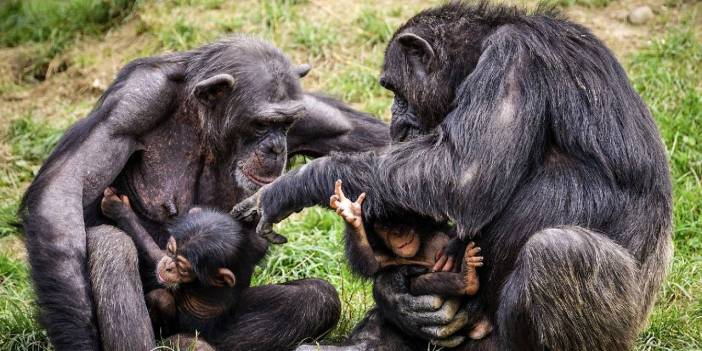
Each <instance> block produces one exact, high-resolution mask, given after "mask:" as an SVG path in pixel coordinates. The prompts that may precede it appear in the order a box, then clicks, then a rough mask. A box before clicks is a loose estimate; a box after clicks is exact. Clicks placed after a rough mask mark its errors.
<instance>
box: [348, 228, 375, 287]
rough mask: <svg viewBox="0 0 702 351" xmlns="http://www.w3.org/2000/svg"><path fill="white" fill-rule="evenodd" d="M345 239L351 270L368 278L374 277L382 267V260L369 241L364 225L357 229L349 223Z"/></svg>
mask: <svg viewBox="0 0 702 351" xmlns="http://www.w3.org/2000/svg"><path fill="white" fill-rule="evenodd" d="M345 239H346V257H347V258H348V259H349V265H350V266H351V270H352V271H354V272H356V273H358V274H360V275H362V276H364V277H367V278H371V277H373V275H375V273H376V272H378V270H379V269H380V260H379V257H376V255H375V253H374V252H373V248H371V246H370V243H368V237H367V236H366V230H365V229H364V228H363V227H361V228H360V229H358V230H357V229H355V228H353V227H352V226H351V225H349V224H347V225H346V233H345Z"/></svg>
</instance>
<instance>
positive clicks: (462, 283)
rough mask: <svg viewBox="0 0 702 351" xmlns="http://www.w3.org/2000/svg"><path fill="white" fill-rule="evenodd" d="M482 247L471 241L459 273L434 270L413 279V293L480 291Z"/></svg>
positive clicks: (471, 293) (470, 293)
mask: <svg viewBox="0 0 702 351" xmlns="http://www.w3.org/2000/svg"><path fill="white" fill-rule="evenodd" d="M479 252H480V248H479V247H477V246H476V245H475V243H473V242H471V243H469V244H468V246H466V251H465V255H464V256H463V266H462V268H461V271H460V272H458V273H453V272H432V273H425V274H422V275H419V276H417V277H415V278H413V279H412V280H411V283H410V292H411V293H412V295H432V294H437V295H444V296H461V295H475V294H476V293H477V292H478V288H479V287H480V283H479V282H478V272H477V271H476V268H477V267H481V266H482V265H483V257H482V256H478V253H479Z"/></svg>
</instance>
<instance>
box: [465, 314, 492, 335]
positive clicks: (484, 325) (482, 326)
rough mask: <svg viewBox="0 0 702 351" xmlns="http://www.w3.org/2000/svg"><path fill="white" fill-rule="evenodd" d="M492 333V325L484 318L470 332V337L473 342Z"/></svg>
mask: <svg viewBox="0 0 702 351" xmlns="http://www.w3.org/2000/svg"><path fill="white" fill-rule="evenodd" d="M491 332H492V323H490V321H489V320H488V319H487V318H483V319H481V320H479V321H478V322H477V323H475V324H474V325H473V329H471V330H470V331H469V332H468V337H469V338H471V339H473V340H480V339H482V338H484V337H486V336H487V335H488V334H490V333H491Z"/></svg>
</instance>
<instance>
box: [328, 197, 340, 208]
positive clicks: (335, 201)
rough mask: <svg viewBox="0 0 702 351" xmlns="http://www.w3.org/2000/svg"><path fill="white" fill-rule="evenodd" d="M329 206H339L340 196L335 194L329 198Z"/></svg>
mask: <svg viewBox="0 0 702 351" xmlns="http://www.w3.org/2000/svg"><path fill="white" fill-rule="evenodd" d="M329 207H331V208H332V209H334V210H335V209H337V208H339V196H337V195H336V194H334V195H332V196H331V197H330V198H329Z"/></svg>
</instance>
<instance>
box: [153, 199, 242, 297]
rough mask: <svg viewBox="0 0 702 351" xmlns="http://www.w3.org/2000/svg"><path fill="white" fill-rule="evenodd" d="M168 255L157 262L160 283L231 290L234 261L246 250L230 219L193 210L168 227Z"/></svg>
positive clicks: (237, 226)
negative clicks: (243, 249)
mask: <svg viewBox="0 0 702 351" xmlns="http://www.w3.org/2000/svg"><path fill="white" fill-rule="evenodd" d="M168 232H169V233H170V235H171V237H170V238H169V239H168V245H167V247H166V250H167V255H166V256H165V257H164V258H163V259H161V261H160V262H158V265H157V267H156V276H157V279H158V281H159V283H161V284H163V285H164V286H166V287H168V288H171V289H176V288H178V287H179V286H180V284H195V283H197V284H200V285H202V286H205V287H220V288H227V287H228V288H232V287H234V285H235V284H236V279H237V277H236V276H235V274H234V272H235V271H236V270H235V267H236V264H237V262H236V260H237V257H240V255H241V252H240V251H241V249H242V248H243V247H245V240H246V238H247V237H246V236H245V235H244V234H243V229H242V227H241V226H240V225H239V223H237V222H236V221H235V220H234V219H233V218H231V217H230V216H229V215H227V214H224V213H220V212H217V211H213V210H209V209H202V208H198V207H195V208H193V209H191V210H190V211H189V212H188V213H187V214H186V215H184V216H181V217H179V218H177V219H176V220H175V222H174V223H173V224H171V225H169V227H168Z"/></svg>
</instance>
